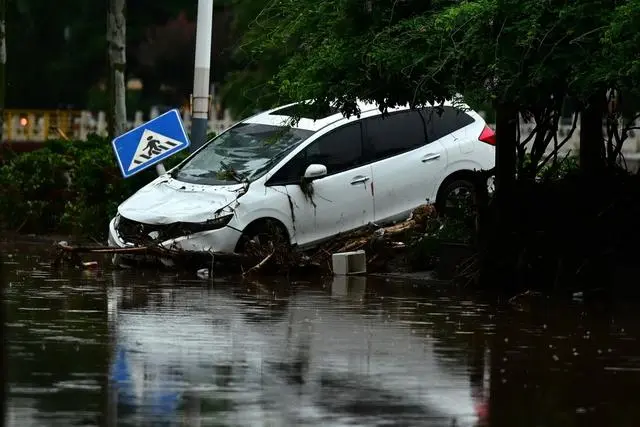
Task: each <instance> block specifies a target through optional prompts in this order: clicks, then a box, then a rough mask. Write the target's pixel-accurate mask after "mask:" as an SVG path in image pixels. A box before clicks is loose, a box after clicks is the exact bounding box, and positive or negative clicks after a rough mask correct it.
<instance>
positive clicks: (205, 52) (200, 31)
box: [190, 0, 213, 152]
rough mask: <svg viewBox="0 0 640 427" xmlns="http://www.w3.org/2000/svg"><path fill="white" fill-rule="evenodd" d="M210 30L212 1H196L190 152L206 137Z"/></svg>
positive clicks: (198, 146) (211, 25) (211, 27)
mask: <svg viewBox="0 0 640 427" xmlns="http://www.w3.org/2000/svg"><path fill="white" fill-rule="evenodd" d="M212 29H213V0H198V19H197V23H196V58H195V65H194V69H193V98H192V103H191V147H190V150H191V151H192V152H193V151H195V150H197V149H198V148H200V147H201V146H202V145H203V144H204V143H205V141H206V137H207V128H208V121H209V85H210V81H209V74H210V71H211V70H210V69H211V38H212Z"/></svg>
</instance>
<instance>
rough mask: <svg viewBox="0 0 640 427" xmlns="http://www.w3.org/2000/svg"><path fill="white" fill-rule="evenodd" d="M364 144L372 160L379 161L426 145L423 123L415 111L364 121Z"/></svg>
mask: <svg viewBox="0 0 640 427" xmlns="http://www.w3.org/2000/svg"><path fill="white" fill-rule="evenodd" d="M364 123H365V129H366V144H367V146H368V148H369V150H371V151H372V155H373V160H374V161H375V160H381V159H384V158H387V157H391V156H395V155H397V154H401V153H404V152H406V151H410V150H414V149H416V148H418V147H421V146H423V145H425V144H426V143H427V137H426V134H425V123H424V121H423V120H422V118H421V117H420V113H418V111H416V110H408V111H402V112H399V113H391V114H390V115H388V116H386V117H383V116H380V115H379V116H375V117H370V118H367V119H364Z"/></svg>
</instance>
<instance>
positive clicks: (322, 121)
mask: <svg viewBox="0 0 640 427" xmlns="http://www.w3.org/2000/svg"><path fill="white" fill-rule="evenodd" d="M301 104H303V103H302V102H294V103H291V104H286V105H282V106H279V107H276V108H273V109H271V110H267V111H263V112H261V113H258V114H256V115H255V116H253V117H249V118H248V119H245V120H243V122H244V123H257V124H266V125H273V126H288V125H290V124H291V119H292V113H293V112H294V111H296V110H295V108H296V107H297V106H299V105H301ZM429 105H432V104H429ZM451 105H452V102H451V101H448V100H447V101H445V102H444V106H451ZM358 108H359V109H360V113H366V112H370V111H373V110H377V109H378V106H377V104H374V103H371V102H363V101H358ZM408 108H409V105H408V104H407V105H403V106H398V107H394V108H389V112H393V111H401V110H406V109H408ZM298 111H300V110H298ZM301 116H302V117H300V119H299V120H298V122H297V123H295V126H293V127H294V128H297V129H303V130H309V131H312V132H317V131H319V130H320V129H322V128H324V127H326V126H328V125H330V124H333V123H335V122H337V121H340V120H345V117H344V116H343V115H342V113H340V112H339V111H338V110H337V109H330V110H329V112H328V114H327V115H325V116H324V117H319V118H316V119H313V118H310V117H304V114H301Z"/></svg>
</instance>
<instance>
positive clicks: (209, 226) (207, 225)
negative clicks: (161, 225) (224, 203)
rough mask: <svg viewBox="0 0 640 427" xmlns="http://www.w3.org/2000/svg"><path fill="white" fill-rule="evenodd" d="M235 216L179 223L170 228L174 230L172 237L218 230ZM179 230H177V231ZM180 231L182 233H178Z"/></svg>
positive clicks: (228, 215)
mask: <svg viewBox="0 0 640 427" xmlns="http://www.w3.org/2000/svg"><path fill="white" fill-rule="evenodd" d="M231 218H233V214H227V215H222V216H219V217H217V218H213V219H210V220H208V221H205V222H197V223H196V222H178V223H174V224H172V225H171V226H170V227H171V228H174V230H173V232H172V233H171V234H172V235H176V234H193V233H201V232H203V231H212V230H218V229H220V228H222V227H224V226H226V225H227V224H229V222H230V221H231ZM176 229H177V230H176ZM178 230H180V231H178Z"/></svg>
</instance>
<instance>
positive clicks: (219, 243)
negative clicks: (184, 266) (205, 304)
mask: <svg viewBox="0 0 640 427" xmlns="http://www.w3.org/2000/svg"><path fill="white" fill-rule="evenodd" d="M230 222H233V215H232V214H231V215H224V216H220V217H218V218H216V219H214V220H211V221H207V222H204V223H179V222H176V223H171V224H146V223H142V222H138V221H133V220H130V219H128V218H125V217H123V216H121V215H120V214H118V215H116V216H115V217H114V218H113V219H112V220H111V222H110V223H109V237H108V243H109V246H111V247H117V248H129V247H139V246H151V245H154V246H157V247H160V248H163V249H168V250H173V251H183V252H201V253H208V252H227V253H231V252H234V251H235V249H236V244H237V243H238V240H239V239H240V237H241V235H242V233H241V232H240V231H239V230H238V229H236V228H235V227H233V226H231V225H230ZM157 261H160V262H161V263H162V264H164V265H166V266H173V265H174V262H173V260H172V259H170V258H164V257H162V258H158V257H157V256H150V255H138V254H115V255H114V256H113V258H112V262H113V263H114V264H115V265H119V266H125V265H129V264H131V263H132V262H133V263H136V262H151V263H153V262H157Z"/></svg>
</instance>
